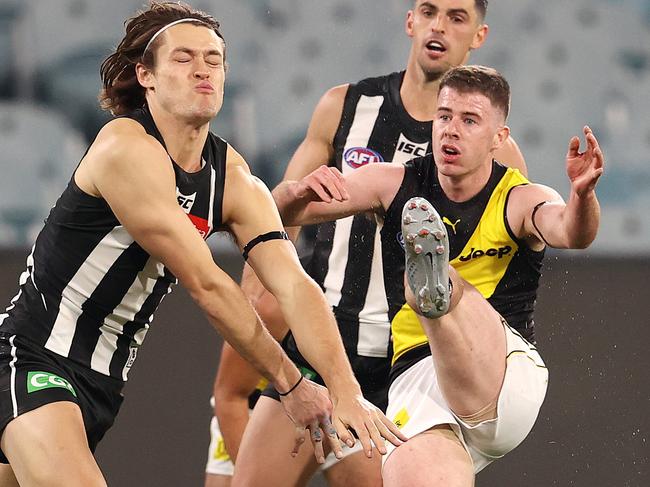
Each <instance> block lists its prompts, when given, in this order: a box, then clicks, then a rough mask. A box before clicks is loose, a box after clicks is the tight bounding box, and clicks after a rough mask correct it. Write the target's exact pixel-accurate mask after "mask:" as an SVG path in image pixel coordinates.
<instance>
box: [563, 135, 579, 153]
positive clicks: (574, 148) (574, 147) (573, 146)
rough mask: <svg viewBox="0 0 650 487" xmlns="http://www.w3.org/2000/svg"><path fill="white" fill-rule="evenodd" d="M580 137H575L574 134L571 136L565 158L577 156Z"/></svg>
mask: <svg viewBox="0 0 650 487" xmlns="http://www.w3.org/2000/svg"><path fill="white" fill-rule="evenodd" d="M579 150H580V139H579V138H578V137H576V136H575V135H574V136H573V137H571V140H570V141H569V150H568V151H567V154H566V156H567V158H570V159H572V158H574V157H578V156H579V155H580V152H579Z"/></svg>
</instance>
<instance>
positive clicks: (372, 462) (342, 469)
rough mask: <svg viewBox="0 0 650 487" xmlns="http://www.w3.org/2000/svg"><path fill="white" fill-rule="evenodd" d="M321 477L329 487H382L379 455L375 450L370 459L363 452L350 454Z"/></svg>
mask: <svg viewBox="0 0 650 487" xmlns="http://www.w3.org/2000/svg"><path fill="white" fill-rule="evenodd" d="M400 448H401V447H400ZM323 475H324V476H325V479H326V480H327V485H329V487H348V486H350V485H354V486H356V487H382V479H381V455H380V454H379V452H377V451H376V450H375V451H374V452H373V455H372V458H368V457H367V456H366V454H365V453H364V452H363V451H359V452H356V453H352V454H351V455H348V456H346V457H344V458H342V459H341V460H339V461H338V462H336V463H335V464H334V465H332V466H331V467H330V468H328V469H327V470H325V471H324V472H323Z"/></svg>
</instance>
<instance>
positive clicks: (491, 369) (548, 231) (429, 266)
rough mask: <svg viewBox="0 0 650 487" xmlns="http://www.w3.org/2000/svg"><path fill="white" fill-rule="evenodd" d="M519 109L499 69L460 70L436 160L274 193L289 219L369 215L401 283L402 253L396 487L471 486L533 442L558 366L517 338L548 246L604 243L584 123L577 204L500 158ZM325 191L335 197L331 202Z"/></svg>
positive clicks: (528, 321)
mask: <svg viewBox="0 0 650 487" xmlns="http://www.w3.org/2000/svg"><path fill="white" fill-rule="evenodd" d="M509 103H510V89H509V86H508V83H507V82H506V80H505V79H504V78H503V77H502V76H501V75H500V74H499V73H497V72H496V71H495V70H493V69H490V68H484V67H482V66H463V67H456V68H452V69H451V70H449V71H448V72H447V74H446V75H445V76H444V77H443V79H442V80H441V82H440V91H439V95H438V97H437V106H438V109H437V113H436V117H435V119H434V122H433V144H432V145H433V148H432V153H431V154H428V155H427V156H424V157H421V158H417V159H414V160H412V161H409V162H408V163H406V164H405V165H401V164H400V165H388V164H386V165H379V164H376V165H371V166H368V167H365V168H363V169H362V170H360V171H357V172H355V173H351V174H348V175H341V174H340V172H338V170H336V169H331V168H319V169H317V171H318V172H321V173H325V172H329V173H330V174H329V176H331V179H329V178H327V179H324V178H313V177H311V176H308V177H306V178H304V179H303V180H302V181H301V183H300V185H299V187H298V188H297V191H295V192H290V191H286V192H284V193H283V194H277V195H276V202H277V203H278V207H279V208H280V211H281V215H282V217H283V221H285V223H287V224H307V223H314V222H318V221H323V220H326V219H333V218H340V217H342V216H347V215H350V214H356V213H359V212H364V211H373V212H374V213H375V214H376V215H377V217H378V218H380V219H381V221H382V222H383V225H382V230H381V238H382V242H383V243H384V245H385V247H384V252H385V253H386V254H387V260H386V261H385V262H386V266H385V267H384V271H385V272H386V273H387V274H386V275H387V276H389V278H390V279H391V280H392V281H393V282H394V283H395V285H396V286H397V285H398V283H399V284H401V283H403V282H404V280H403V279H404V271H405V263H404V250H402V249H403V248H405V251H406V278H407V280H408V283H409V286H408V290H407V297H408V302H409V304H410V305H411V306H413V308H414V309H416V310H417V313H418V315H419V316H418V317H417V318H416V317H415V316H414V313H413V310H412V309H411V308H409V307H407V306H404V307H403V308H402V310H401V311H400V312H399V313H398V314H397V315H396V316H395V317H394V319H393V323H392V330H393V337H394V345H395V357H396V358H395V362H394V364H393V368H392V371H391V380H392V382H391V386H390V392H389V405H388V411H387V414H388V416H389V417H390V418H392V419H393V420H394V421H395V423H396V424H397V425H399V426H400V428H401V429H402V431H403V432H404V433H405V434H406V435H407V436H408V437H409V441H408V443H407V446H406V447H405V448H403V449H399V448H398V449H394V450H392V451H391V452H390V453H389V455H388V456H387V457H385V460H384V462H385V463H384V467H383V471H382V475H383V481H384V485H385V486H386V487H402V486H403V487H407V486H409V487H410V486H412V485H418V486H430V487H434V486H435V487H446V486H449V485H454V486H459V487H461V486H467V487H470V486H473V485H474V477H475V473H477V472H479V471H480V470H481V469H483V468H484V467H485V466H486V465H488V464H489V463H490V462H492V461H494V460H496V459H498V458H500V457H502V456H503V455H505V454H506V453H508V452H509V451H510V450H512V449H513V448H515V447H516V446H517V445H518V444H519V443H520V442H521V441H523V440H524V438H525V437H526V436H527V435H528V433H529V432H530V430H531V429H532V427H533V424H534V422H535V420H536V418H537V415H538V412H539V408H540V406H541V404H542V402H543V400H544V396H545V393H546V388H547V381H548V371H547V370H546V367H545V365H544V362H543V361H542V359H541V357H540V355H539V353H538V352H537V350H536V349H535V347H534V345H533V344H531V342H530V341H528V340H527V339H526V338H524V337H523V336H522V334H521V333H519V332H518V331H517V330H521V331H522V332H525V333H527V336H529V337H530V336H531V335H530V331H531V330H530V327H531V325H532V316H533V311H534V307H535V300H536V295H537V289H538V286H539V278H540V269H541V263H542V258H543V255H544V250H545V248H546V247H556V248H586V247H587V246H588V245H589V244H590V243H591V242H592V241H593V239H594V238H595V236H596V233H597V230H598V226H599V219H600V218H599V217H600V210H599V204H598V200H597V198H596V193H595V187H596V184H597V182H598V179H599V178H600V176H601V175H602V172H603V166H604V159H603V154H602V152H601V150H600V148H599V146H598V142H597V140H596V138H595V136H594V134H593V133H592V131H591V130H590V129H589V128H588V127H585V128H584V136H585V140H586V150H585V152H580V151H579V149H580V140H579V138H578V137H573V138H572V139H571V141H570V142H569V149H568V152H567V156H566V172H567V176H568V178H569V181H570V187H571V191H570V196H569V198H568V202H567V203H565V202H564V201H563V199H562V198H561V197H560V195H559V194H558V193H557V192H556V191H555V190H553V189H551V188H549V187H547V186H542V185H539V184H532V183H529V182H528V181H527V180H526V178H525V177H524V176H522V175H521V174H520V173H519V171H517V170H515V169H512V168H506V167H505V166H502V165H501V164H500V163H498V162H497V161H496V160H495V159H494V154H495V152H496V149H497V148H498V147H499V146H500V145H501V144H503V142H504V141H505V140H506V139H507V137H508V134H509V128H508V127H507V126H506V125H505V122H506V118H507V115H508V111H509ZM322 181H325V183H323V182H322ZM323 192H326V193H328V194H330V195H339V196H336V197H335V198H329V197H328V198H327V199H326V201H325V202H324V201H323V200H322V198H321V197H320V195H321V194H323ZM414 196H419V197H417V198H413V197H414ZM427 200H429V201H431V202H432V203H433V205H432V204H431V203H430V202H429V201H427ZM434 207H435V208H434ZM436 208H437V209H438V210H439V211H440V214H439V213H438V212H436ZM449 264H451V266H450V265H449ZM402 290H403V288H402ZM404 301H405V299H402V303H404ZM497 412H498V415H497ZM519 483H521V482H518V481H517V480H515V479H513V484H519Z"/></svg>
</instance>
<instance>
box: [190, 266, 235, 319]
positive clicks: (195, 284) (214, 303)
mask: <svg viewBox="0 0 650 487" xmlns="http://www.w3.org/2000/svg"><path fill="white" fill-rule="evenodd" d="M215 267H216V265H215ZM180 282H181V284H182V285H183V287H184V288H185V289H186V290H187V292H188V293H189V294H190V296H191V298H192V299H193V300H194V302H196V304H198V305H199V307H201V308H202V309H203V310H205V311H208V312H209V310H211V309H214V308H217V309H218V308H219V307H221V306H225V301H226V300H227V297H228V296H231V295H232V293H233V292H236V291H238V289H239V288H238V286H237V284H236V283H235V282H234V281H233V280H232V279H230V278H229V277H228V275H227V274H225V273H223V272H220V271H219V270H218V269H215V271H214V272H210V271H209V270H205V271H203V272H200V273H198V274H195V275H190V276H185V277H183V278H182V279H180Z"/></svg>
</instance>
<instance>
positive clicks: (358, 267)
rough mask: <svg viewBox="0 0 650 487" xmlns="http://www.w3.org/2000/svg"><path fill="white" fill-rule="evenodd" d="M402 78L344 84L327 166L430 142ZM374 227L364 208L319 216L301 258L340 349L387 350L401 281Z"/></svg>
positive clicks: (405, 154) (402, 154)
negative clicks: (333, 321) (329, 311)
mask: <svg viewBox="0 0 650 487" xmlns="http://www.w3.org/2000/svg"><path fill="white" fill-rule="evenodd" d="M403 78H404V72H400V73H392V74H390V75H387V76H382V77H378V78H368V79H365V80H362V81H360V82H359V83H357V84H353V85H350V86H349V88H348V91H347V95H346V97H345V102H344V106H343V114H342V117H341V121H340V123H339V127H338V129H337V132H336V135H335V138H334V149H335V152H334V156H333V159H332V160H331V161H329V165H330V166H335V167H337V168H338V169H339V170H341V172H343V174H346V173H349V172H351V171H354V170H355V169H357V168H359V167H362V166H364V165H366V164H373V163H382V162H394V163H400V164H401V163H404V162H406V161H408V160H410V159H412V158H414V157H418V156H423V155H424V154H425V153H427V152H428V151H429V150H430V146H431V129H432V124H431V121H425V122H419V121H417V120H415V119H413V118H412V117H411V116H410V115H409V114H408V112H407V111H406V109H405V108H404V106H403V104H402V100H401V97H400V93H399V91H400V87H401V84H402V80H403ZM380 231H381V224H380V225H379V226H378V225H377V223H376V222H375V220H374V218H372V217H368V216H365V215H356V216H353V217H348V218H343V219H341V220H338V221H336V222H328V223H324V224H321V225H320V226H319V229H318V234H317V237H316V244H315V247H314V252H313V256H312V259H311V261H310V262H309V263H308V264H307V266H306V268H307V271H308V272H309V274H310V275H311V276H312V277H313V278H314V280H316V282H318V283H319V284H320V285H321V287H322V288H323V290H324V291H325V295H326V297H327V300H328V302H329V303H330V305H331V306H332V307H333V310H334V314H335V316H336V318H337V321H338V323H339V328H340V330H341V335H342V337H343V341H344V344H345V346H346V349H348V351H349V352H354V353H357V354H358V355H361V356H369V357H386V356H388V354H389V350H390V322H391V320H392V318H393V316H394V315H395V313H397V311H398V310H399V307H400V306H401V303H402V302H403V301H404V296H403V293H402V291H400V290H401V289H402V285H401V283H397V285H396V283H393V282H392V281H391V280H387V279H386V277H387V274H386V272H385V269H386V266H387V265H388V262H387V260H386V259H387V258H386V256H385V255H384V253H383V251H382V242H381V235H380ZM400 294H401V295H400Z"/></svg>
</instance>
